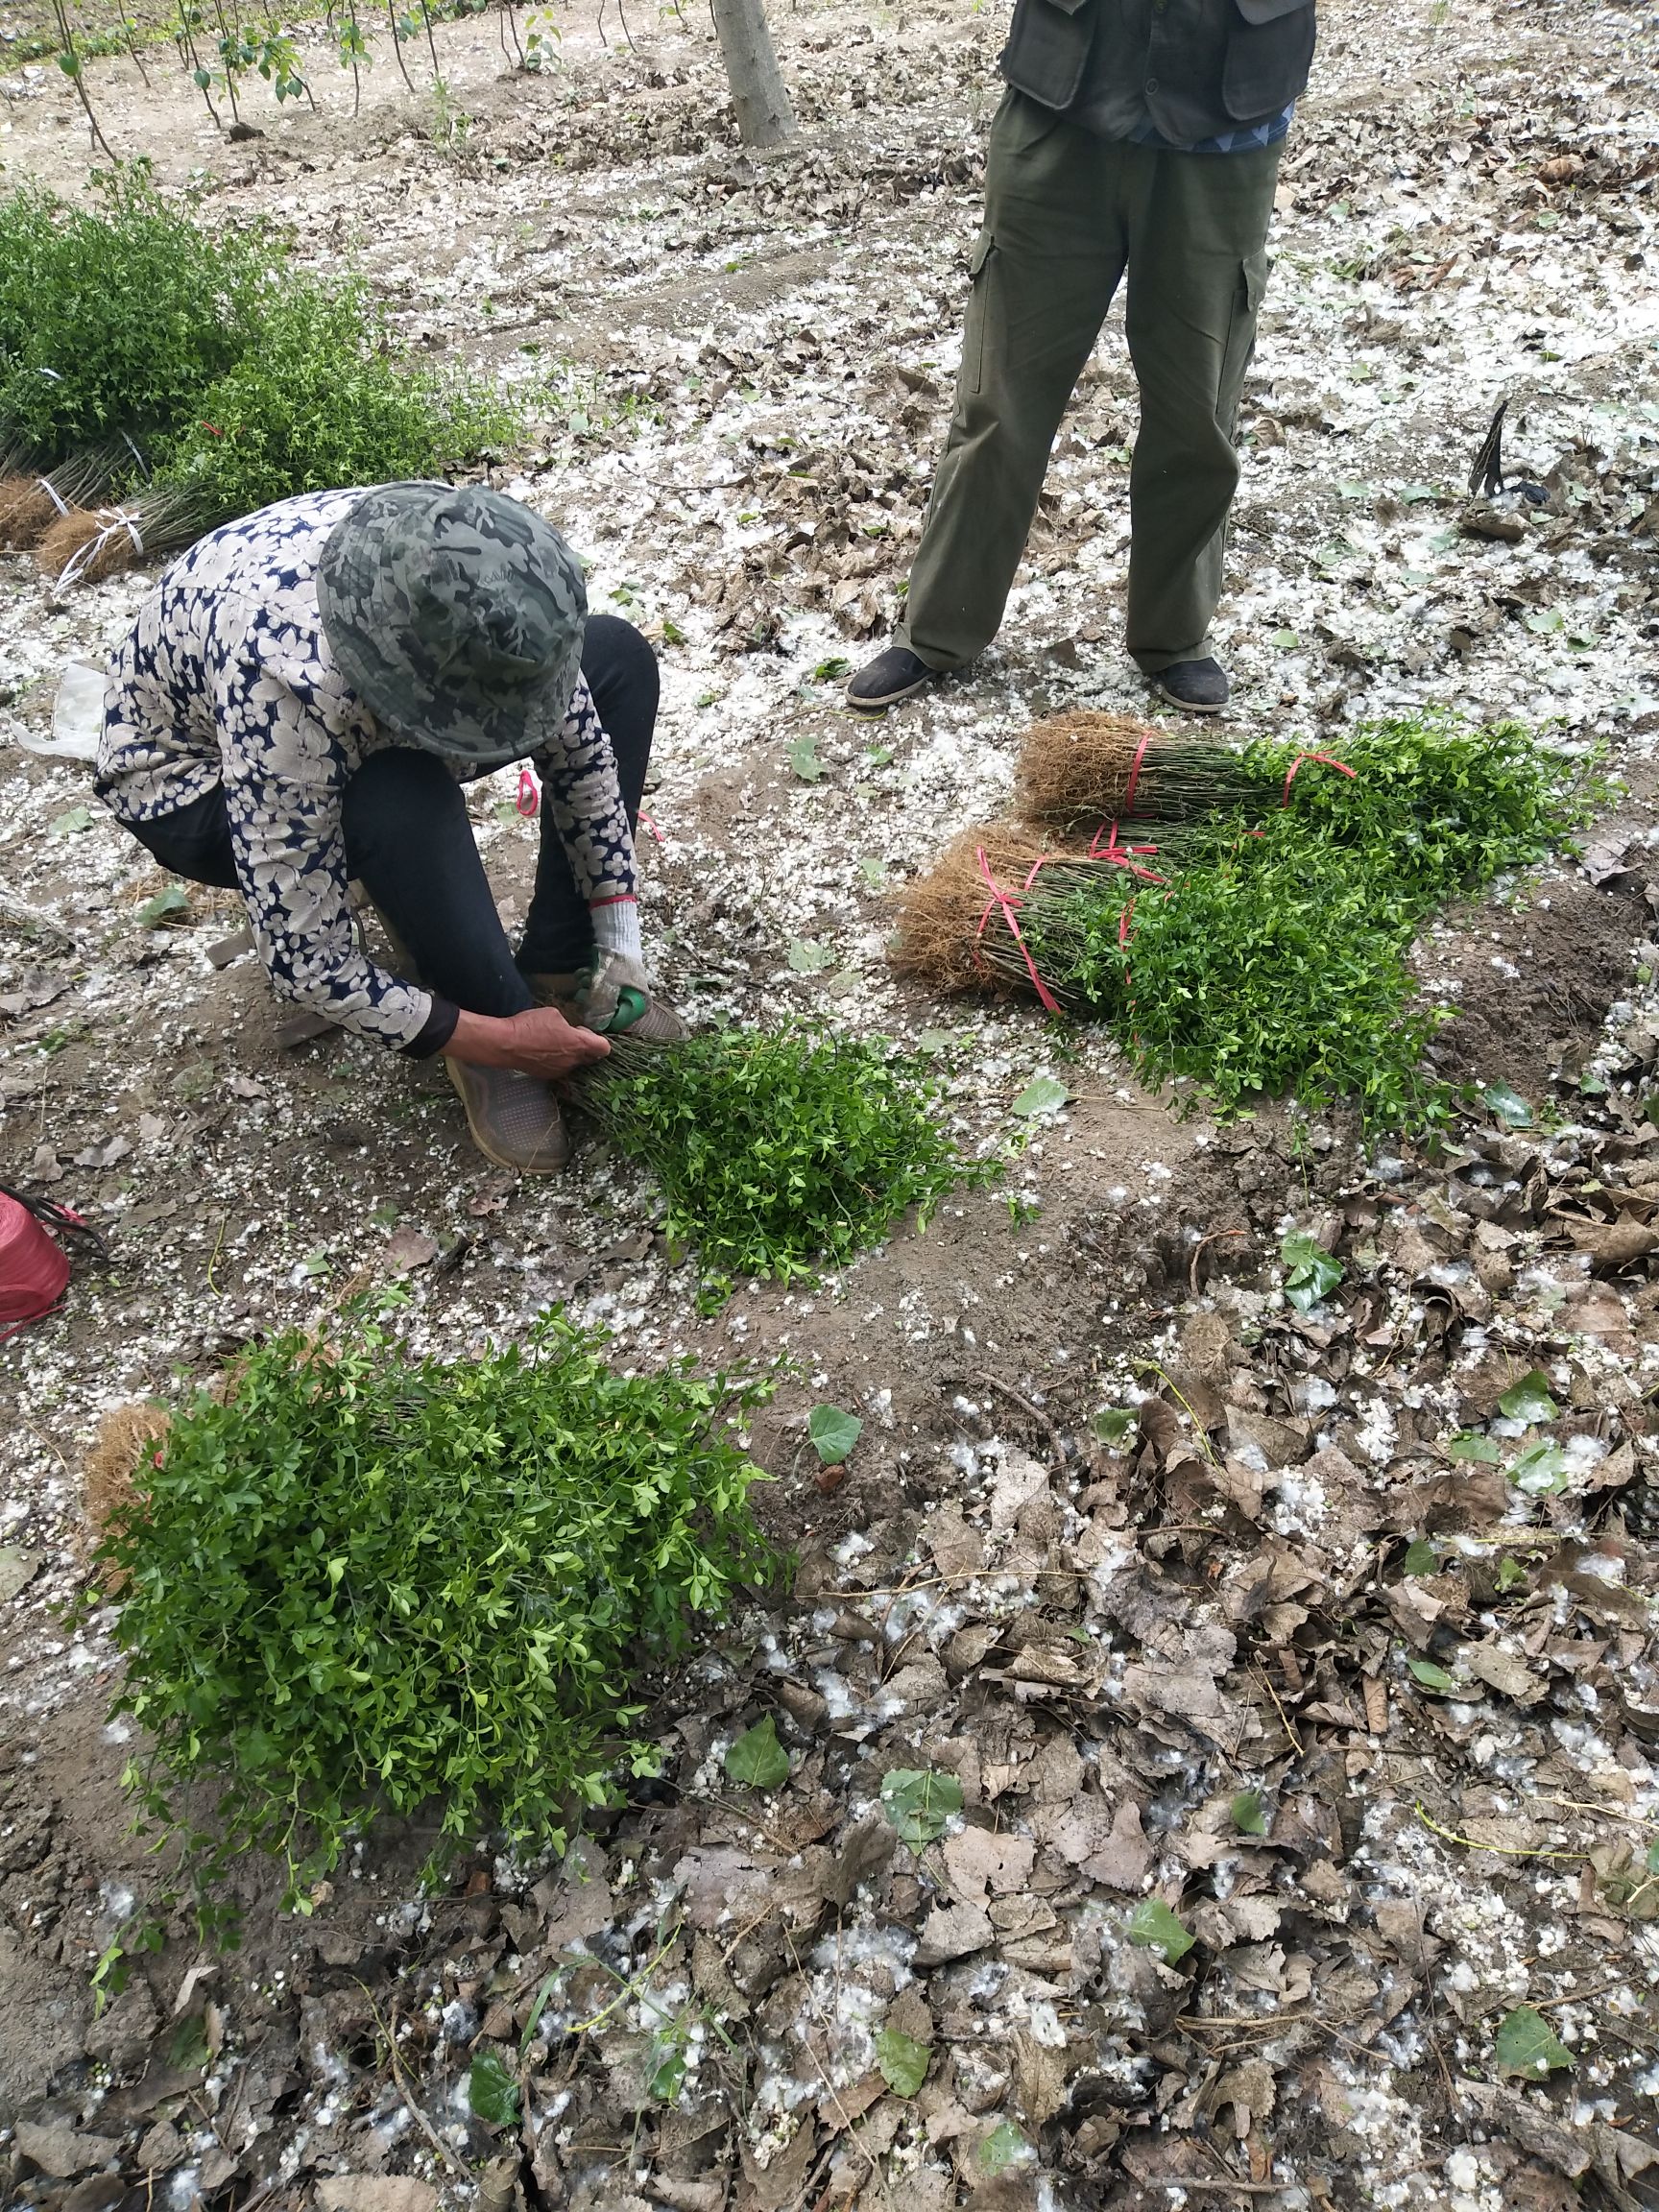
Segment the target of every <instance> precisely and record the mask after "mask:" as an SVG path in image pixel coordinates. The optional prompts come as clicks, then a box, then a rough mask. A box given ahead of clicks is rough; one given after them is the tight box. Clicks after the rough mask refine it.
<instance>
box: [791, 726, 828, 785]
mask: <svg viewBox="0 0 1659 2212" xmlns="http://www.w3.org/2000/svg"><path fill="white" fill-rule="evenodd" d="M789 765H790V767H791V768H793V769H794V771H795V773H796V775H797V776H798V777H799V778H800V779H801V781H802V782H803V783H822V782H823V781H824V763H823V761H822V760H820V759H819V757H818V740H817V738H816V737H812V736H805V737H797V738H796V740H795V742H794V744H793V745H791V746H790V748H789Z"/></svg>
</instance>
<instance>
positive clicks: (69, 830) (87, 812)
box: [46, 806, 92, 837]
mask: <svg viewBox="0 0 1659 2212" xmlns="http://www.w3.org/2000/svg"><path fill="white" fill-rule="evenodd" d="M91 827H92V809H91V807H90V806H71V807H70V808H69V810H68V812H67V813H64V814H60V815H59V816H58V818H57V820H56V821H55V822H53V823H52V824H51V825H50V826H49V827H48V829H47V831H46V834H47V836H48V837H76V836H79V834H80V833H81V831H82V830H83V829H91Z"/></svg>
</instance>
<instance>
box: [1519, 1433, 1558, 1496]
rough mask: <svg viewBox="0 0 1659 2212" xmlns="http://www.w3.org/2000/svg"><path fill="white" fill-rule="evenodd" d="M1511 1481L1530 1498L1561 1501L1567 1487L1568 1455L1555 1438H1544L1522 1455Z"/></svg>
mask: <svg viewBox="0 0 1659 2212" xmlns="http://www.w3.org/2000/svg"><path fill="white" fill-rule="evenodd" d="M1509 1479H1510V1481H1511V1482H1513V1483H1514V1485H1515V1487H1516V1489H1517V1490H1520V1491H1523V1492H1525V1494H1526V1495H1527V1497H1528V1498H1558V1497H1559V1496H1560V1495H1561V1493H1562V1491H1563V1490H1565V1489H1566V1487H1567V1481H1568V1475H1567V1455H1566V1453H1565V1452H1563V1451H1562V1449H1561V1447H1560V1445H1559V1444H1557V1443H1555V1442H1554V1440H1553V1439H1552V1438H1551V1437H1548V1436H1545V1437H1541V1438H1540V1439H1539V1441H1538V1442H1537V1443H1536V1444H1529V1445H1528V1446H1527V1450H1526V1451H1525V1452H1523V1453H1522V1455H1521V1456H1520V1458H1519V1459H1517V1460H1516V1462H1515V1464H1514V1466H1513V1467H1511V1468H1510V1470H1509Z"/></svg>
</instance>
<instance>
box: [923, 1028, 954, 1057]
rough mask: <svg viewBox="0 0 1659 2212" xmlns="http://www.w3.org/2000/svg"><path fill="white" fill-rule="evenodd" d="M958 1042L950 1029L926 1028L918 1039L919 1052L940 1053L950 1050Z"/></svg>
mask: <svg viewBox="0 0 1659 2212" xmlns="http://www.w3.org/2000/svg"><path fill="white" fill-rule="evenodd" d="M955 1042H956V1040H955V1038H954V1037H953V1036H952V1035H951V1033H950V1030H949V1029H924V1030H923V1032H922V1034H921V1036H920V1037H918V1038H917V1040H916V1049H917V1051H918V1052H927V1053H932V1054H938V1053H940V1052H949V1051H950V1047H951V1046H952V1045H954V1044H955Z"/></svg>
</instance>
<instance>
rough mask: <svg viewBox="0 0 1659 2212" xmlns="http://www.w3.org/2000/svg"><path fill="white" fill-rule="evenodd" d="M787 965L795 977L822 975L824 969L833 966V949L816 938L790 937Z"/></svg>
mask: <svg viewBox="0 0 1659 2212" xmlns="http://www.w3.org/2000/svg"><path fill="white" fill-rule="evenodd" d="M789 965H790V967H791V968H792V969H793V970H794V971H795V973H796V974H797V975H822V974H823V973H824V971H825V969H826V968H833V967H834V965H835V952H834V949H833V947H831V946H829V945H824V944H821V943H820V942H819V940H818V939H817V938H816V937H791V938H790V940H789Z"/></svg>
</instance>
